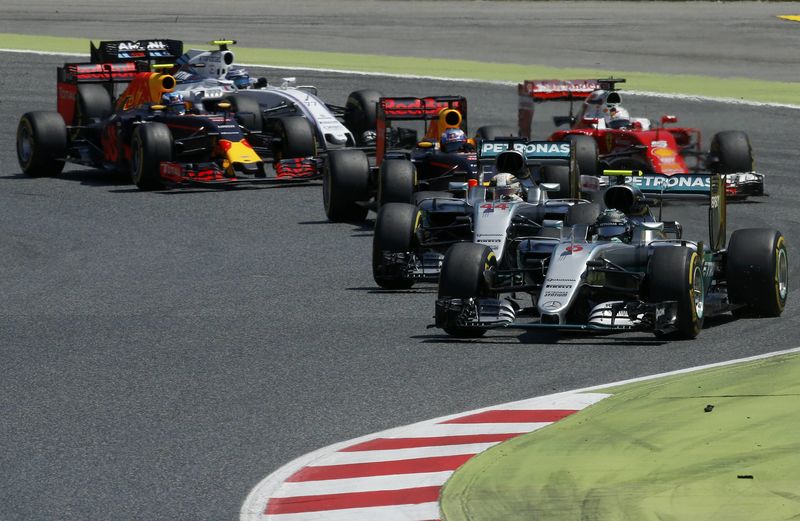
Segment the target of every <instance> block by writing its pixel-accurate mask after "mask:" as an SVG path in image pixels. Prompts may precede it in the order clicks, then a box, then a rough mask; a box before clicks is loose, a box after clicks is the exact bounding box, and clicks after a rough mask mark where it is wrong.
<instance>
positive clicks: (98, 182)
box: [0, 169, 131, 186]
mask: <svg viewBox="0 0 800 521" xmlns="http://www.w3.org/2000/svg"><path fill="white" fill-rule="evenodd" d="M0 179H8V180H17V181H22V180H35V179H38V178H37V177H33V176H29V175H26V174H23V173H21V172H20V173H17V174H11V175H5V176H0ZM42 179H58V180H63V181H76V182H78V183H80V184H82V185H85V186H122V185H130V184H131V176H130V174H127V173H123V172H120V173H114V172H107V171H105V170H94V169H90V170H67V171H65V172H62V173H61V174H59V175H57V176H47V177H45V176H42Z"/></svg>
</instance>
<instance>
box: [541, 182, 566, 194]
mask: <svg viewBox="0 0 800 521" xmlns="http://www.w3.org/2000/svg"><path fill="white" fill-rule="evenodd" d="M539 188H541V189H542V190H544V191H545V192H558V191H559V190H561V183H540V184H539Z"/></svg>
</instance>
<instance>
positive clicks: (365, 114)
mask: <svg viewBox="0 0 800 521" xmlns="http://www.w3.org/2000/svg"><path fill="white" fill-rule="evenodd" d="M382 97H383V94H381V93H380V92H378V91H376V90H371V89H364V90H357V91H355V92H351V93H350V95H349V96H347V102H346V103H345V109H344V126H345V127H347V128H348V130H350V132H352V133H353V136H354V137H355V139H356V144H357V145H359V146H364V145H366V144H369V143H368V142H365V141H364V132H367V131H375V129H376V128H377V127H378V101H379V100H380V99H381V98H382Z"/></svg>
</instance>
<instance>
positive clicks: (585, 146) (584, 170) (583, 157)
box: [565, 134, 602, 177]
mask: <svg viewBox="0 0 800 521" xmlns="http://www.w3.org/2000/svg"><path fill="white" fill-rule="evenodd" d="M565 139H566V140H567V141H569V142H571V143H572V144H573V147H574V148H575V159H576V161H577V163H578V174H579V175H593V176H595V177H597V176H599V175H601V174H602V172H601V171H600V163H599V161H598V159H597V156H598V151H597V142H596V141H595V140H594V138H592V137H591V136H585V135H582V134H568V135H567V136H566V138H565Z"/></svg>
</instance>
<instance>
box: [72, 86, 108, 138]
mask: <svg viewBox="0 0 800 521" xmlns="http://www.w3.org/2000/svg"><path fill="white" fill-rule="evenodd" d="M113 113H114V102H113V100H112V99H111V94H109V93H108V91H107V90H106V88H105V87H104V86H102V85H100V84H98V83H84V84H82V85H78V92H77V95H76V97H75V116H74V118H73V119H74V124H75V125H76V126H85V125H91V124H92V123H95V122H97V121H102V120H104V119H106V118H108V117H109V116H111V114H113ZM72 136H73V139H78V138H90V137H97V132H95V136H92V132H91V131H89V130H88V129H82V128H75V129H74V130H73V131H72Z"/></svg>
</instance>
